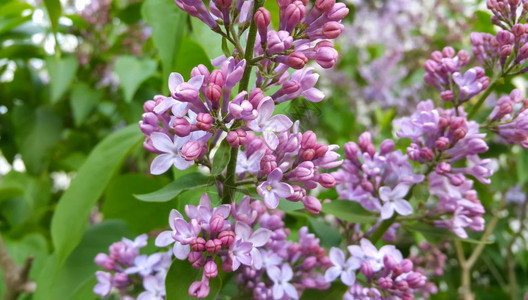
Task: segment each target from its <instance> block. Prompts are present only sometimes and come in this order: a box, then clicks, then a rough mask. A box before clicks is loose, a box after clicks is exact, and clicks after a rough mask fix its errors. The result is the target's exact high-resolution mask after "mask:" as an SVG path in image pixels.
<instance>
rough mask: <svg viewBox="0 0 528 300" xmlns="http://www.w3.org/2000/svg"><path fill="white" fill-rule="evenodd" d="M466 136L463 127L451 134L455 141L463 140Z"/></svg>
mask: <svg viewBox="0 0 528 300" xmlns="http://www.w3.org/2000/svg"><path fill="white" fill-rule="evenodd" d="M466 134H467V129H466V128H464V127H460V128H458V129H456V130H455V132H453V137H454V138H455V141H459V140H461V139H463V138H464V137H465V136H466Z"/></svg>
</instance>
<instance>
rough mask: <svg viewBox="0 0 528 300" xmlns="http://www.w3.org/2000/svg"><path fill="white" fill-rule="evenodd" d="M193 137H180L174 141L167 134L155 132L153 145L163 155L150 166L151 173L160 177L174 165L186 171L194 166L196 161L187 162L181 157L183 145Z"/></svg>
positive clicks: (152, 135)
mask: <svg viewBox="0 0 528 300" xmlns="http://www.w3.org/2000/svg"><path fill="white" fill-rule="evenodd" d="M190 137H191V136H186V137H179V136H174V141H172V140H171V139H170V138H169V137H168V136H167V135H166V134H164V133H161V132H153V133H152V134H151V135H150V139H151V140H152V144H153V145H154V147H155V148H156V149H158V150H159V151H161V152H162V154H160V155H158V156H156V158H154V160H153V161H152V164H151V165H150V173H152V174H154V175H160V174H163V173H165V172H166V171H167V170H168V169H169V168H170V167H171V166H172V165H174V166H175V167H176V168H177V169H178V170H185V169H187V168H189V167H190V166H192V165H194V161H188V160H185V159H184V158H183V157H182V156H181V149H182V147H183V145H184V144H185V143H186V142H187V141H189V139H190Z"/></svg>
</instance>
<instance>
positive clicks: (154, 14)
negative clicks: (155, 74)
mask: <svg viewBox="0 0 528 300" xmlns="http://www.w3.org/2000/svg"><path fill="white" fill-rule="evenodd" d="M141 14H142V15H143V19H145V21H146V22H147V23H148V24H149V25H150V26H151V28H152V40H153V42H154V46H156V49H157V50H158V53H159V57H160V59H161V66H162V69H163V78H168V77H169V74H170V72H172V70H173V69H172V68H173V66H174V64H175V60H176V58H177V56H176V55H177V53H178V52H179V48H180V45H181V39H182V36H183V33H184V31H185V30H184V27H185V19H186V17H187V14H185V13H183V12H182V11H180V9H179V8H178V7H177V6H176V5H174V1H172V0H146V1H145V2H144V3H143V6H142V7H141ZM160 16H163V17H160ZM163 82H166V81H165V80H163ZM164 87H165V88H166V89H167V90H166V91H168V87H167V85H166V84H164Z"/></svg>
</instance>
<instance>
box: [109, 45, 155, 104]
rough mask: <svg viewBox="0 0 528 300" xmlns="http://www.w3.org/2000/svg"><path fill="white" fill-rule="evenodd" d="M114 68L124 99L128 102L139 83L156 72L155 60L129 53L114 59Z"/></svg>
mask: <svg viewBox="0 0 528 300" xmlns="http://www.w3.org/2000/svg"><path fill="white" fill-rule="evenodd" d="M114 70H115V72H116V73H117V76H119V81H120V82H121V89H122V90H123V93H124V95H125V101H126V102H129V103H130V102H131V101H132V99H133V97H134V94H135V93H136V91H137V89H138V88H139V86H140V85H141V83H142V82H143V81H145V80H146V79H147V78H149V77H150V76H152V75H154V74H155V73H156V61H155V60H152V59H148V58H144V59H139V58H137V57H135V56H130V55H126V56H121V57H119V58H118V59H117V60H116V62H115V66H114Z"/></svg>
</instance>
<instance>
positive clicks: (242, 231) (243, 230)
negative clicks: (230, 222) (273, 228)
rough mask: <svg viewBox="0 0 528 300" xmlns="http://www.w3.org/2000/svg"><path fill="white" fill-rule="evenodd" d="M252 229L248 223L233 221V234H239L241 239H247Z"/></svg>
mask: <svg viewBox="0 0 528 300" xmlns="http://www.w3.org/2000/svg"><path fill="white" fill-rule="evenodd" d="M252 232H253V230H252V229H251V227H249V225H247V224H245V223H242V222H238V221H237V222H236V223H235V234H236V235H237V236H239V237H240V238H241V239H242V240H243V241H247V240H249V237H250V236H251V233H252Z"/></svg>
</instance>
